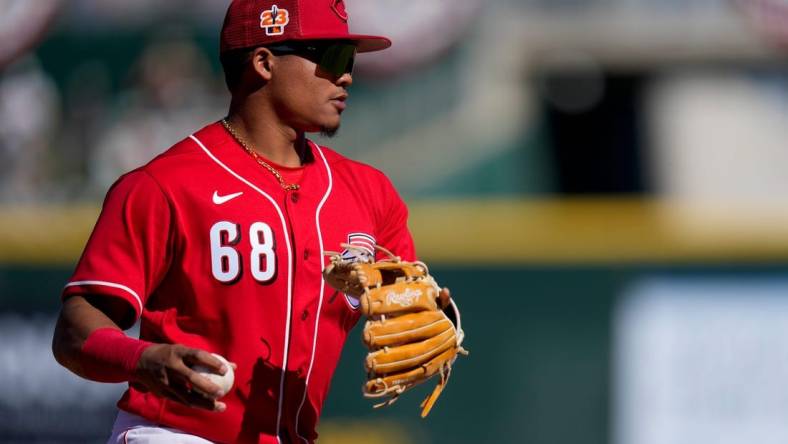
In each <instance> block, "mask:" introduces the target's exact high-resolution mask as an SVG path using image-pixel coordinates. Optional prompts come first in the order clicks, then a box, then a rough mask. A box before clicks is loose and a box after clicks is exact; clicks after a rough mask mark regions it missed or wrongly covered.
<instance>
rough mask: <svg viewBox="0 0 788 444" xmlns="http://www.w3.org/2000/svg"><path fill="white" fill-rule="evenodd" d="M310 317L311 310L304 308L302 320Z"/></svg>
mask: <svg viewBox="0 0 788 444" xmlns="http://www.w3.org/2000/svg"><path fill="white" fill-rule="evenodd" d="M308 317H309V311H308V310H304V311H303V313H301V320H302V321H306V318H308Z"/></svg>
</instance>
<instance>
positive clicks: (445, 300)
mask: <svg viewBox="0 0 788 444" xmlns="http://www.w3.org/2000/svg"><path fill="white" fill-rule="evenodd" d="M438 301H439V303H440V306H441V308H446V307H448V306H449V301H451V292H450V291H449V289H448V288H446V287H443V288H441V291H440V293H439V294H438Z"/></svg>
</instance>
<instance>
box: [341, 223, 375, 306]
mask: <svg viewBox="0 0 788 444" xmlns="http://www.w3.org/2000/svg"><path fill="white" fill-rule="evenodd" d="M347 243H348V244H350V245H353V246H354V247H358V248H346V249H345V250H344V251H343V252H342V259H344V260H347V261H354V262H356V261H363V262H367V261H372V260H374V259H375V238H374V237H372V236H370V235H369V234H366V233H350V234H348V235H347ZM345 299H346V300H347V303H348V305H349V306H350V308H352V309H353V310H358V307H359V306H360V305H361V302H360V301H359V300H358V298H356V297H353V296H351V295H349V294H345Z"/></svg>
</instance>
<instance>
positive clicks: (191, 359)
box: [183, 348, 229, 375]
mask: <svg viewBox="0 0 788 444" xmlns="http://www.w3.org/2000/svg"><path fill="white" fill-rule="evenodd" d="M183 361H184V362H185V363H186V364H187V365H188V366H189V367H194V366H195V365H201V366H203V367H206V368H207V369H208V370H210V371H211V372H212V373H216V374H219V375H224V374H225V373H227V370H229V369H228V368H227V366H225V365H224V363H223V362H222V361H220V360H219V359H218V358H217V357H216V356H214V355H212V354H211V353H208V352H207V351H205V350H199V349H196V348H192V349H187V350H186V352H185V354H184V356H183Z"/></svg>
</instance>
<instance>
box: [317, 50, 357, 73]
mask: <svg viewBox="0 0 788 444" xmlns="http://www.w3.org/2000/svg"><path fill="white" fill-rule="evenodd" d="M355 57H356V46H355V45H349V44H335V45H331V46H329V47H327V48H326V50H325V51H324V52H323V55H322V57H320V67H321V68H323V69H324V70H326V71H328V72H330V73H331V74H333V75H335V76H341V75H342V74H345V73H350V74H352V73H353V63H354V60H355Z"/></svg>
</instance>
